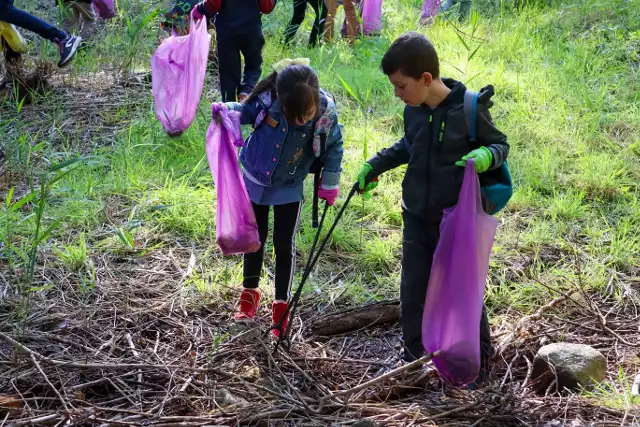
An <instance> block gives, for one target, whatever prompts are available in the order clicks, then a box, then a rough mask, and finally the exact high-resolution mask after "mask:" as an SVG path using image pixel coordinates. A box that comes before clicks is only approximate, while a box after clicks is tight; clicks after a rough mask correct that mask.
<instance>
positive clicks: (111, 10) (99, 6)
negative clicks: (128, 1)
mask: <svg viewBox="0 0 640 427" xmlns="http://www.w3.org/2000/svg"><path fill="white" fill-rule="evenodd" d="M91 4H92V5H93V8H94V9H95V11H96V13H97V14H98V16H99V17H100V18H102V19H111V18H113V17H114V16H116V5H115V4H114V0H92V1H91Z"/></svg>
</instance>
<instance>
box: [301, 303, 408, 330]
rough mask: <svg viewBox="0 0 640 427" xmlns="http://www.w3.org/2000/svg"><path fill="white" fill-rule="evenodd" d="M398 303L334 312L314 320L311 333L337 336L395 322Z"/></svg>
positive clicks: (398, 310) (397, 317) (397, 313)
mask: <svg viewBox="0 0 640 427" xmlns="http://www.w3.org/2000/svg"><path fill="white" fill-rule="evenodd" d="M399 319H400V301H399V300H392V301H382V302H377V303H373V304H367V305H363V306H360V307H355V308H347V309H344V310H340V311H336V312H333V313H330V314H327V315H325V316H322V317H320V318H318V319H316V320H315V321H314V322H313V324H312V325H311V332H312V334H314V335H318V336H331V335H339V334H343V333H345V332H350V331H355V330H358V329H363V328H368V327H372V326H375V325H380V324H385V323H392V322H397V321H398V320H399Z"/></svg>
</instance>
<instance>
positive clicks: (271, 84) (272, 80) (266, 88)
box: [245, 58, 311, 103]
mask: <svg viewBox="0 0 640 427" xmlns="http://www.w3.org/2000/svg"><path fill="white" fill-rule="evenodd" d="M310 64H311V61H310V60H309V58H296V59H289V58H287V59H282V60H280V61H278V62H276V63H275V64H273V72H272V73H271V74H269V75H268V76H267V77H265V78H264V79H262V80H260V81H259V82H258V84H257V85H256V87H255V88H254V89H253V90H252V91H251V95H249V98H247V100H246V101H245V103H249V102H252V101H255V100H256V99H258V95H260V94H261V93H263V92H271V95H274V96H275V95H277V93H276V82H277V80H278V73H279V72H280V71H282V70H284V69H285V68H287V67H288V66H290V65H305V66H307V67H308V66H309V65H310Z"/></svg>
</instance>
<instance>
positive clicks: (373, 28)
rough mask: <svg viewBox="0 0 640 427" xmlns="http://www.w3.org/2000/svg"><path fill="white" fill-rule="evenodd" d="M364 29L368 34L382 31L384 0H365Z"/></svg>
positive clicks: (363, 12)
mask: <svg viewBox="0 0 640 427" xmlns="http://www.w3.org/2000/svg"><path fill="white" fill-rule="evenodd" d="M362 30H363V32H364V34H365V35H367V36H369V35H371V34H374V33H377V32H380V31H382V0H364V4H363V6H362Z"/></svg>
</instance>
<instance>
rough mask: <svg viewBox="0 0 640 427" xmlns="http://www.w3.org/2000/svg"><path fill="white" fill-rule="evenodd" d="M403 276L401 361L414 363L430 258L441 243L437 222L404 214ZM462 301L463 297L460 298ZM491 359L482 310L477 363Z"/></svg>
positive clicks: (419, 346)
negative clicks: (402, 349) (402, 345)
mask: <svg viewBox="0 0 640 427" xmlns="http://www.w3.org/2000/svg"><path fill="white" fill-rule="evenodd" d="M403 220H404V229H403V236H402V276H401V279H400V325H401V327H402V338H403V344H404V355H403V357H404V359H405V360H407V361H413V360H415V359H417V358H420V357H421V356H423V355H424V347H423V345H422V314H423V311H424V300H425V298H426V296H427V285H428V283H429V274H430V272H431V264H432V263H433V255H434V253H435V250H436V246H437V244H438V240H439V239H440V223H439V222H431V223H428V222H422V221H419V220H417V219H415V218H414V217H412V216H411V215H408V214H403ZM462 297H464V296H462ZM492 355H493V346H492V344H491V334H490V331H489V320H488V318H487V312H486V308H485V307H484V306H483V307H482V317H481V319H480V360H481V366H482V367H486V364H487V359H488V358H489V357H491V356H492Z"/></svg>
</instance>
